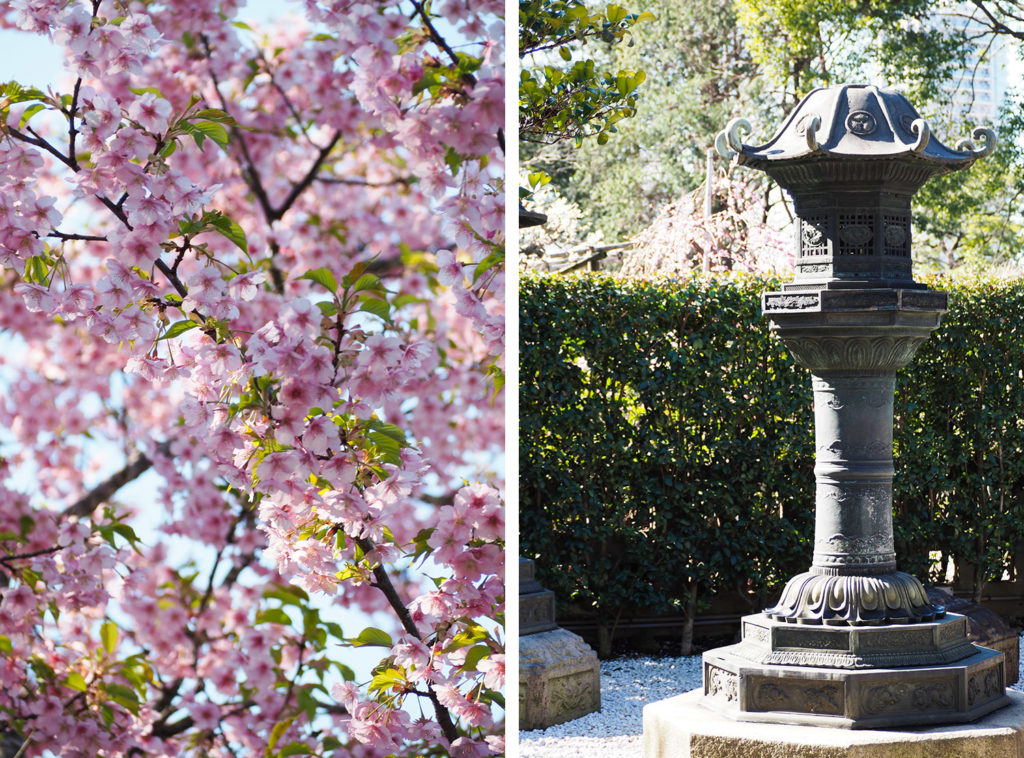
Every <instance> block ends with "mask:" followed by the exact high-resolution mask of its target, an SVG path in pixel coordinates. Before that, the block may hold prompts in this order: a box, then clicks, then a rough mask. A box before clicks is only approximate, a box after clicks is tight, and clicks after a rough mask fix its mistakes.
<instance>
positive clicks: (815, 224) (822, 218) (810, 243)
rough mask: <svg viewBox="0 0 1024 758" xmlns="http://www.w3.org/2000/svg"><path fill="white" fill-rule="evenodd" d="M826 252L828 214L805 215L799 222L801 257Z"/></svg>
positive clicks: (824, 253) (814, 255)
mask: <svg viewBox="0 0 1024 758" xmlns="http://www.w3.org/2000/svg"><path fill="white" fill-rule="evenodd" d="M828 252H829V250H828V216H827V215H825V214H818V215H814V216H807V217H806V218H805V219H803V220H802V221H801V222H800V255H801V257H803V258H813V257H817V256H819V255H828Z"/></svg>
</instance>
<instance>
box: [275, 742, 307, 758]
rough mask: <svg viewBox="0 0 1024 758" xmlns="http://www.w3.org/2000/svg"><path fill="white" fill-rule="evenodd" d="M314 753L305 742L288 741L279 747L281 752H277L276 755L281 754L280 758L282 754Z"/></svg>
mask: <svg viewBox="0 0 1024 758" xmlns="http://www.w3.org/2000/svg"><path fill="white" fill-rule="evenodd" d="M315 754H316V753H315V751H314V750H313V749H312V748H310V746H309V745H307V744H305V743H303V742H289V743H288V744H287V745H285V746H284V747H283V748H281V752H280V753H278V755H280V756H282V758H283V757H284V756H287V755H315Z"/></svg>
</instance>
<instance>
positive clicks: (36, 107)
mask: <svg viewBox="0 0 1024 758" xmlns="http://www.w3.org/2000/svg"><path fill="white" fill-rule="evenodd" d="M45 107H46V106H45V105H44V104H43V103H34V104H32V105H30V106H29V107H28V108H26V109H25V112H24V113H22V114H21V122H20V123H19V124H18V128H19V129H24V128H25V124H27V123H28V120H29V119H30V118H32V117H33V116H34V115H36V114H37V113H39V111H41V110H43V109H44V108H45Z"/></svg>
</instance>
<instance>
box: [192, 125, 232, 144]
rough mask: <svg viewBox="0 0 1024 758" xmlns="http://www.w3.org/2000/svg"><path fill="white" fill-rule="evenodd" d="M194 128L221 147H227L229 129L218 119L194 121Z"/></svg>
mask: <svg viewBox="0 0 1024 758" xmlns="http://www.w3.org/2000/svg"><path fill="white" fill-rule="evenodd" d="M192 128H193V129H195V130H196V131H197V132H199V133H200V134H202V135H204V136H206V137H209V138H210V139H212V140H213V141H214V142H216V143H217V145H218V146H220V148H221V149H226V148H227V146H228V130H227V129H225V128H224V127H223V125H221V124H219V123H217V122H216V121H193V122H192ZM193 134H194V133H193ZM197 142H198V140H197ZM200 147H202V145H200Z"/></svg>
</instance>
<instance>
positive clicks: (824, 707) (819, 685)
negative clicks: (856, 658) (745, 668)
mask: <svg viewBox="0 0 1024 758" xmlns="http://www.w3.org/2000/svg"><path fill="white" fill-rule="evenodd" d="M748 686H750V687H752V688H753V698H752V702H751V704H750V705H751V708H750V709H751V710H753V711H792V712H796V713H814V714H828V715H835V716H840V715H842V713H843V688H842V686H841V685H840V684H838V683H836V682H827V681H825V682H799V681H786V680H782V679H760V678H751V681H750V684H749V685H748Z"/></svg>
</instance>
